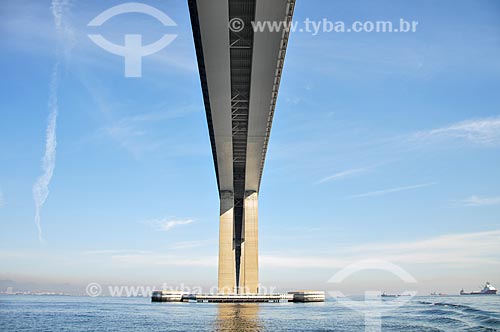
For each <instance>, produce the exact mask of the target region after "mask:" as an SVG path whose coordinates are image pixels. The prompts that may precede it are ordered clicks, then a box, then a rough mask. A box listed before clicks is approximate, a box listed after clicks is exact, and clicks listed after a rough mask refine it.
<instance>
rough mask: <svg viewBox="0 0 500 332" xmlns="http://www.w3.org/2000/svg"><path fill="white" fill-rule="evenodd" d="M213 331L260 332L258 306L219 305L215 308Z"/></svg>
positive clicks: (254, 304) (246, 304) (253, 304)
mask: <svg viewBox="0 0 500 332" xmlns="http://www.w3.org/2000/svg"><path fill="white" fill-rule="evenodd" d="M215 331H225V332H240V331H241V332H250V331H252V332H254V331H262V324H261V322H260V321H259V305H258V304H256V303H244V304H240V303H220V304H218V307H217V319H216V321H215Z"/></svg>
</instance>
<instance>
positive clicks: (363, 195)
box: [349, 182, 436, 198]
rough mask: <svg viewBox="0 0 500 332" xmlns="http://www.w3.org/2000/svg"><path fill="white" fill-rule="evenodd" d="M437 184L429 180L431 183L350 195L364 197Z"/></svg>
mask: <svg viewBox="0 0 500 332" xmlns="http://www.w3.org/2000/svg"><path fill="white" fill-rule="evenodd" d="M435 184H436V183H435V182H429V183H422V184H416V185H413V186H405V187H396V188H389V189H383V190H377V191H371V192H367V193H364V194H359V195H352V196H349V198H362V197H375V196H382V195H387V194H392V193H396V192H401V191H407V190H413V189H418V188H424V187H430V186H433V185H435Z"/></svg>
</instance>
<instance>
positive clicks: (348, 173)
mask: <svg viewBox="0 0 500 332" xmlns="http://www.w3.org/2000/svg"><path fill="white" fill-rule="evenodd" d="M366 172H368V168H353V169H348V170H346V171H342V172H338V173H335V174H332V175H329V176H327V177H325V178H323V179H321V180H319V181H318V183H325V182H329V181H334V180H340V179H343V178H347V177H350V176H353V175H357V174H363V173H366Z"/></svg>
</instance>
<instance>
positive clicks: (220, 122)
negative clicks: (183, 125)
mask: <svg viewBox="0 0 500 332" xmlns="http://www.w3.org/2000/svg"><path fill="white" fill-rule="evenodd" d="M188 3H189V10H190V14H191V24H192V27H193V36H194V41H195V46H196V54H197V58H198V67H199V72H200V78H201V85H202V90H203V97H204V102H205V110H206V115H207V122H208V128H209V134H210V142H211V145H212V153H213V158H214V164H215V171H216V176H217V183H218V187H219V196H220V231H219V232H220V237H219V292H220V293H223V294H230V293H240V294H254V293H258V284H259V282H258V217H257V215H258V193H259V188H260V182H261V178H262V171H263V167H264V161H265V157H266V152H267V146H268V142H269V135H270V131H271V125H272V120H273V115H274V109H275V106H276V99H277V97H278V90H279V85H280V80H281V73H282V69H283V64H284V59H285V53H286V47H287V44H288V36H289V34H288V32H287V31H286V30H285V29H281V31H274V32H271V31H263V32H254V30H253V28H252V22H259V21H260V22H264V21H269V22H290V21H291V19H292V15H293V9H294V4H295V0H188ZM236 19H238V20H240V21H241V22H243V24H244V28H243V29H242V30H241V31H238V32H234V31H231V30H230V29H229V24H230V22H232V20H236Z"/></svg>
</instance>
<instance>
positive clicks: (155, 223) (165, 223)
mask: <svg viewBox="0 0 500 332" xmlns="http://www.w3.org/2000/svg"><path fill="white" fill-rule="evenodd" d="M193 222H194V220H193V219H174V218H163V219H152V220H146V221H144V223H145V224H148V225H150V226H152V227H153V228H155V229H156V230H158V231H162V232H168V231H170V230H171V229H172V228H175V227H178V226H183V225H189V224H192V223H193Z"/></svg>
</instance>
